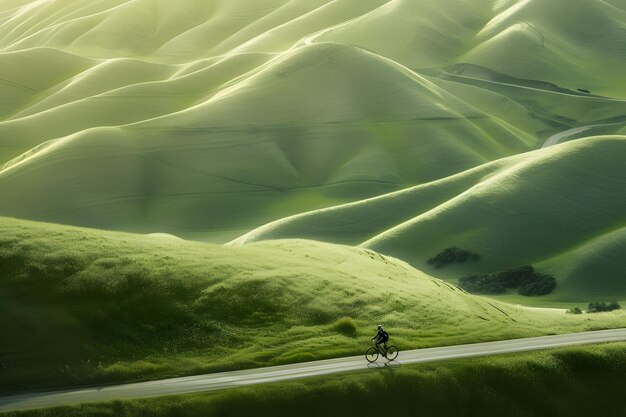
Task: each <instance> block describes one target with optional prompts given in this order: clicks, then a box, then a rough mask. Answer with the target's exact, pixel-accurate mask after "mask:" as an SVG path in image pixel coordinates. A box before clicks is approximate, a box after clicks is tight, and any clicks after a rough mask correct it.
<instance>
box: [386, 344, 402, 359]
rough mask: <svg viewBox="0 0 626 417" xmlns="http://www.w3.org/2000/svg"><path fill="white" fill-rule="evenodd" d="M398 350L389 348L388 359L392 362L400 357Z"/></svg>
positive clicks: (392, 347) (393, 347)
mask: <svg viewBox="0 0 626 417" xmlns="http://www.w3.org/2000/svg"><path fill="white" fill-rule="evenodd" d="M398 352H399V350H398V348H397V347H396V346H389V347H388V348H387V359H388V360H390V361H392V360H394V359H396V358H397V357H398Z"/></svg>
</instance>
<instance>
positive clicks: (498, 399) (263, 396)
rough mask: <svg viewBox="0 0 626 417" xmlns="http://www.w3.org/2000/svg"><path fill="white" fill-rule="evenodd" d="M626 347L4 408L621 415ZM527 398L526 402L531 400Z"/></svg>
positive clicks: (35, 414)
mask: <svg viewBox="0 0 626 417" xmlns="http://www.w3.org/2000/svg"><path fill="white" fill-rule="evenodd" d="M625 352H626V345H624V344H623V343H616V344H606V345H599V346H593V347H589V346H586V347H570V348H560V349H552V350H549V351H543V352H533V353H523V354H510V355H503V356H495V357H494V356H492V357H489V358H475V359H463V360H456V361H448V362H438V363H433V364H420V365H411V366H402V367H399V368H383V369H379V370H369V371H367V372H363V373H359V374H351V375H340V376H333V377H324V378H314V379H309V380H303V381H295V382H284V383H277V384H271V385H260V386H253V387H245V388H238V389H233V390H227V391H223V392H217V393H205V394H195V395H187V396H172V397H163V398H157V399H147V400H134V401H116V402H110V403H102V404H84V405H80V406H74V407H59V408H54V409H46V410H33V411H25V412H18V413H8V414H7V416H11V417H39V416H46V417H54V416H63V417H73V416H77V417H78V416H80V417H90V416H94V417H95V416H104V415H133V416H134V415H150V416H170V415H173V414H175V415H177V416H181V417H193V416H222V415H229V416H249V415H251V414H254V415H255V416H276V415H285V414H287V415H296V414H297V415H301V416H318V415H320V414H324V415H327V416H338V417H339V416H361V415H364V414H368V413H375V414H385V413H387V414H393V415H394V416H407V417H411V416H415V415H416V414H419V415H424V414H425V415H446V416H448V415H454V416H467V417H473V416H477V415H480V416H485V417H490V416H494V417H498V416H501V415H503V413H505V414H506V415H512V416H517V417H535V416H538V415H542V416H546V415H555V416H560V415H567V416H573V417H584V416H588V415H590V414H594V413H597V410H598V404H599V403H601V404H602V411H603V412H605V413H609V414H611V415H615V416H622V415H623V401H622V387H623V375H624V371H626V369H625V367H624V364H625V363H626V353H625ZM529 398H532V401H529V400H528V399H529Z"/></svg>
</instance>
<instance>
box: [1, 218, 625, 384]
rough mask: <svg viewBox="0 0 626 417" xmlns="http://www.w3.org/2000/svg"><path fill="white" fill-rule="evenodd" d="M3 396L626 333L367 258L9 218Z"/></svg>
mask: <svg viewBox="0 0 626 417" xmlns="http://www.w3.org/2000/svg"><path fill="white" fill-rule="evenodd" d="M0 231H1V233H0V236H1V238H0V270H1V271H2V274H1V275H0V331H1V332H2V334H5V335H10V337H5V338H3V339H2V342H1V343H0V357H1V358H2V369H3V378H2V383H1V385H0V390H1V391H3V392H8V391H19V390H23V389H26V388H30V389H34V388H44V387H51V386H57V387H58V386H67V385H74V384H84V383H94V382H102V381H113V380H133V379H145V378H153V377H157V376H172V375H184V374H192V373H195V372H206V371H215V370H223V369H237V368H246V367H259V366H265V365H270V364H280V363H288V362H298V361H306V360H312V359H319V358H326V357H334V356H341V355H354V354H360V353H362V351H364V349H365V348H366V347H367V345H368V344H369V342H368V341H369V338H370V337H371V336H372V335H373V332H374V330H375V325H376V324H377V323H379V322H380V323H384V324H385V325H386V327H387V328H388V330H389V332H390V333H391V334H392V337H393V340H394V342H395V343H397V344H398V345H399V346H400V347H401V348H402V349H409V348H417V347H426V346H435V345H446V344H456V343H461V342H475V341H484V340H494V339H502V338H511V337H523V336H530V335H543V334H548V333H559V332H573V331H579V330H580V331H582V330H589V329H597V328H604V327H619V326H621V325H622V323H623V319H624V313H621V312H616V313H610V314H598V315H592V316H591V315H590V316H585V317H583V316H574V315H566V314H565V313H564V311H563V310H532V309H528V308H525V307H520V306H513V305H507V304H502V303H498V302H495V301H491V300H489V299H484V298H480V297H476V296H472V295H469V294H466V293H464V292H462V291H460V290H459V289H458V288H456V287H454V286H452V285H450V284H446V283H444V282H443V281H440V280H437V279H434V278H431V277H429V276H428V275H425V274H424V273H422V272H419V271H417V270H414V269H412V268H410V267H409V266H408V265H407V264H405V263H403V262H401V261H398V260H395V259H393V258H387V257H384V256H381V255H379V254H377V253H375V252H371V251H368V250H366V249H355V248H349V247H345V246H335V245H329V244H324V243H318V242H311V241H297V240H294V241H282V242H268V243H260V244H255V245H251V246H246V247H243V248H228V247H223V246H216V245H209V244H201V243H191V242H186V241H183V240H180V239H177V238H175V237H172V236H141V235H131V234H120V233H112V232H103V231H96V230H90V229H79V228H71V227H67V226H56V225H51V224H43V223H31V222H25V221H20V220H13V219H8V218H2V219H1V220H0Z"/></svg>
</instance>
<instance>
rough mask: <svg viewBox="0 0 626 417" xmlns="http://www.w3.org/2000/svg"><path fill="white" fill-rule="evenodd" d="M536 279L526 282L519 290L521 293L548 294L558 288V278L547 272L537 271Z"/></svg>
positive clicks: (534, 276)
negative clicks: (539, 272) (540, 272)
mask: <svg viewBox="0 0 626 417" xmlns="http://www.w3.org/2000/svg"><path fill="white" fill-rule="evenodd" d="M533 278H534V279H531V280H528V281H526V282H524V283H523V284H522V285H521V286H520V287H519V290H518V291H517V292H518V293H519V294H521V295H526V296H528V295H546V294H550V293H551V292H552V291H553V290H554V289H555V288H556V279H554V277H551V276H550V275H546V274H538V273H535V274H534V275H533Z"/></svg>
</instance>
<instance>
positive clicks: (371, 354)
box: [365, 347, 378, 363]
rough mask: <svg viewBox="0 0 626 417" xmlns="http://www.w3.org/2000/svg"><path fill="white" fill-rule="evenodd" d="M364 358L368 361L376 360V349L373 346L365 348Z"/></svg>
mask: <svg viewBox="0 0 626 417" xmlns="http://www.w3.org/2000/svg"><path fill="white" fill-rule="evenodd" d="M365 359H367V361H368V362H370V363H372V362H376V359H378V349H376V348H375V347H371V348H369V349H367V352H365Z"/></svg>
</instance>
